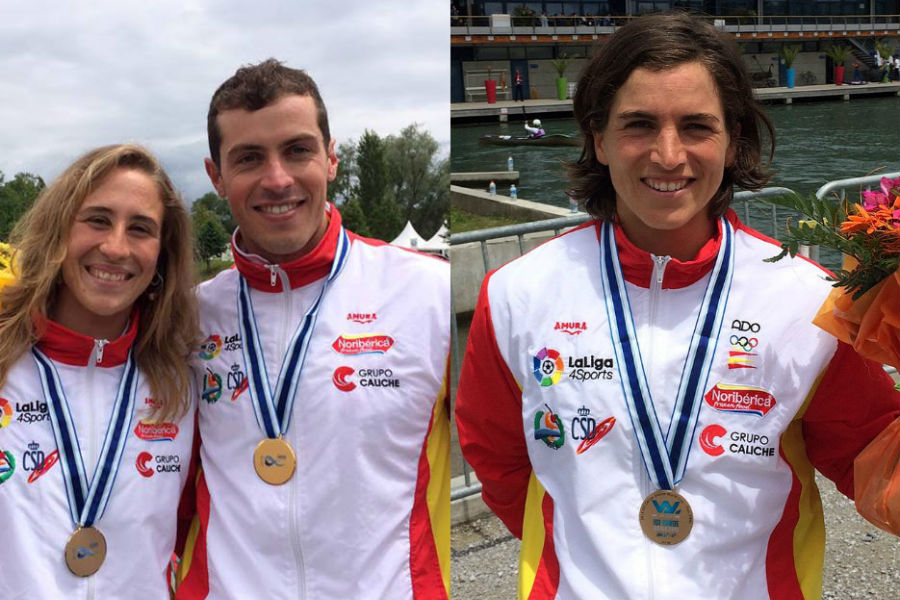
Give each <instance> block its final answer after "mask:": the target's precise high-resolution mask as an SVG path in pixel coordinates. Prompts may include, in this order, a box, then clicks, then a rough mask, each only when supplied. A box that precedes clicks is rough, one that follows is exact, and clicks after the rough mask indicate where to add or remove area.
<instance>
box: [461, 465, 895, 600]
mask: <svg viewBox="0 0 900 600" xmlns="http://www.w3.org/2000/svg"><path fill="white" fill-rule="evenodd" d="M818 483H819V489H820V490H821V492H822V503H823V505H824V508H825V529H826V532H827V541H826V546H825V574H824V589H823V594H822V598H823V600H851V599H856V598H866V599H877V600H894V599H900V539H898V538H895V537H893V536H891V535H889V534H887V533H885V532H883V531H881V530H880V529H878V528H876V527H874V526H872V525H870V524H869V523H868V522H866V521H865V520H864V519H863V518H862V517H860V516H859V515H858V514H857V513H856V511H855V510H854V508H853V502H851V501H850V500H848V499H847V498H845V497H844V496H842V495H841V494H840V493H838V492H837V491H836V490H835V488H834V485H833V484H832V483H831V482H829V481H827V480H819V482H818ZM451 543H452V563H451V586H452V588H451V596H452V598H453V599H454V600H509V599H514V598H515V597H516V573H517V564H518V552H519V541H518V540H517V539H515V538H513V537H512V535H510V533H509V532H508V531H507V530H506V528H505V527H504V526H503V525H502V524H501V523H500V521H499V520H498V519H497V518H496V517H494V516H487V517H483V518H480V519H478V520H475V521H471V522H468V523H463V524H460V525H456V526H454V527H453V529H452V531H451ZM710 600H711V599H710Z"/></svg>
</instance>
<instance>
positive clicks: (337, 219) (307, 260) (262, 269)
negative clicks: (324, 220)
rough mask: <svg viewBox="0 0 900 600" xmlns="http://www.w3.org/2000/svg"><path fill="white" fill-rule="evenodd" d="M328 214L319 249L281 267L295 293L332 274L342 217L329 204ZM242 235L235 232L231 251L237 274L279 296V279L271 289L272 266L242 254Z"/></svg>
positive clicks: (255, 287) (316, 248)
mask: <svg viewBox="0 0 900 600" xmlns="http://www.w3.org/2000/svg"><path fill="white" fill-rule="evenodd" d="M326 210H327V212H328V228H327V229H326V230H325V235H324V236H323V237H322V239H321V240H319V243H318V244H316V247H315V248H313V249H312V251H310V252H309V253H307V254H304V255H303V256H301V257H300V258H298V259H296V260H292V261H291V262H287V263H281V264H279V265H278V267H280V268H281V269H282V270H283V271H284V272H285V273H287V275H288V280H289V281H290V282H291V289H292V290H293V289H297V288H298V287H303V286H304V285H309V284H310V283H312V282H314V281H318V280H319V279H322V278H323V277H325V276H326V275H328V272H329V271H330V270H331V263H332V262H333V261H334V254H335V252H337V243H338V234H339V233H340V230H341V213H339V212H338V210H337V208H335V207H334V206H333V205H332V204H331V203H330V202H329V203H328V207H327V209H326ZM239 234H240V229H236V230H235V232H234V235H233V236H232V237H231V251H232V254H233V255H234V264H235V266H236V267H237V270H238V271H239V272H240V274H241V275H242V276H243V277H244V279H246V280H247V283H249V284H250V287H252V288H253V289H255V290H259V291H261V292H280V291H281V279H280V278H276V279H275V285H272V274H271V271H270V270H269V266H270V265H269V263H268V262H266V260H265V259H264V258H263V257H261V256H257V255H256V254H249V253H247V252H244V251H243V250H241V249H240V247H239V246H238V244H239V242H238V235H239Z"/></svg>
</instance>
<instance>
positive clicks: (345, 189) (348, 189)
mask: <svg viewBox="0 0 900 600" xmlns="http://www.w3.org/2000/svg"><path fill="white" fill-rule="evenodd" d="M337 157H338V170H337V176H335V178H334V181H332V182H331V183H330V184H329V185H328V192H329V194H330V196H331V201H332V202H334V203H335V204H343V203H344V202H347V201H348V200H351V199H352V198H355V197H356V194H357V189H356V182H357V178H356V143H355V142H354V141H353V140H350V141H348V142H344V143H343V144H340V145H339V146H338V148H337ZM344 212H345V211H344V210H343V209H342V210H341V215H343V214H344ZM353 231H356V233H359V234H360V235H364V234H362V233H360V231H359V230H356V229H354V230H353Z"/></svg>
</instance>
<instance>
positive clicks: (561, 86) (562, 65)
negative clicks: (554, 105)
mask: <svg viewBox="0 0 900 600" xmlns="http://www.w3.org/2000/svg"><path fill="white" fill-rule="evenodd" d="M571 62H572V59H571V58H570V57H568V56H566V53H565V52H563V53H562V54H560V55H559V58H556V59H553V60H551V61H550V63H551V64H552V65H553V68H554V69H556V74H557V78H556V97H557V98H559V99H560V100H565V99H566V86H567V85H568V83H569V82H568V81H566V69H568V68H569V63H571Z"/></svg>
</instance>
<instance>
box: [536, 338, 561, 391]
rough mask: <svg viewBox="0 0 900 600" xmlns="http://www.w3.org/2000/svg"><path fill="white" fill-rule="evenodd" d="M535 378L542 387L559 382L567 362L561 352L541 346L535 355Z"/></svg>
mask: <svg viewBox="0 0 900 600" xmlns="http://www.w3.org/2000/svg"><path fill="white" fill-rule="evenodd" d="M533 365H534V378H535V379H537V380H538V383H540V384H541V387H548V386H551V385H553V384H554V383H556V382H558V381H559V379H560V377H562V374H563V371H564V370H565V368H566V367H565V364H564V363H563V359H562V357H561V356H560V355H559V352H557V351H556V350H553V349H552V348H541V349H540V350H538V353H537V354H535V355H534V357H533Z"/></svg>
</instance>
